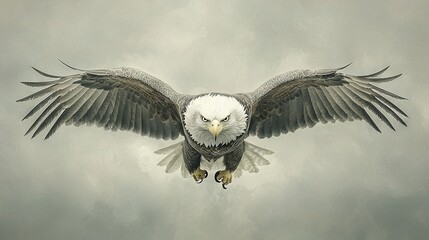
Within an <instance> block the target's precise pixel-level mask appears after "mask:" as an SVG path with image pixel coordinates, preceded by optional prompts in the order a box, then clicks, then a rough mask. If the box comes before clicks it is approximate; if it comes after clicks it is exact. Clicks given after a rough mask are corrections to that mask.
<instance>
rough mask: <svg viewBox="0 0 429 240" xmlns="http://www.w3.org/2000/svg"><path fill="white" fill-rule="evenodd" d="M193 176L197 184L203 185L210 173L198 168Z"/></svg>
mask: <svg viewBox="0 0 429 240" xmlns="http://www.w3.org/2000/svg"><path fill="white" fill-rule="evenodd" d="M191 175H192V177H193V178H194V180H195V181H196V182H197V183H201V182H202V181H203V180H204V178H206V177H207V175H208V173H207V171H206V170H202V169H201V168H197V170H195V171H194V172H193V173H192V174H191Z"/></svg>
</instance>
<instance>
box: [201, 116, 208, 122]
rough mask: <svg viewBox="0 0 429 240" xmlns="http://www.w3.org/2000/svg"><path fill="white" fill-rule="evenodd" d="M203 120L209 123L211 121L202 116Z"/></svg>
mask: <svg viewBox="0 0 429 240" xmlns="http://www.w3.org/2000/svg"><path fill="white" fill-rule="evenodd" d="M201 120H202V121H203V122H208V121H209V120H208V119H207V118H205V117H203V116H201Z"/></svg>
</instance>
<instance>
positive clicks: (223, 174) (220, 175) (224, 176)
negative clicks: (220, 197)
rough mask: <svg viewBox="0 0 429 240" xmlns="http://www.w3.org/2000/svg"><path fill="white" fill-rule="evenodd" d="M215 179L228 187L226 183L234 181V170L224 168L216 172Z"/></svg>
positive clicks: (224, 186)
mask: <svg viewBox="0 0 429 240" xmlns="http://www.w3.org/2000/svg"><path fill="white" fill-rule="evenodd" d="M215 181H216V182H218V183H220V182H222V187H223V188H225V189H226V185H227V184H230V183H231V182H232V171H230V170H222V171H218V172H216V174H215Z"/></svg>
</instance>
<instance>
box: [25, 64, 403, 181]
mask: <svg viewBox="0 0 429 240" xmlns="http://www.w3.org/2000/svg"><path fill="white" fill-rule="evenodd" d="M65 65H66V66H68V67H70V66H69V65H67V64H65ZM347 66H348V65H347ZM347 66H345V67H347ZM345 67H342V68H337V69H323V70H295V71H291V72H287V73H284V74H281V75H279V76H276V77H274V78H272V79H270V80H268V81H266V82H265V83H264V84H262V85H261V86H260V87H259V88H257V89H256V90H255V91H253V92H248V93H237V94H226V93H203V94H200V95H186V94H180V93H178V92H176V91H175V90H174V89H173V88H171V87H170V86H169V85H167V84H166V83H164V82H163V81H161V80H159V79H157V78H155V77H152V76H150V75H149V74H146V73H144V72H142V71H140V70H137V69H133V68H116V69H110V70H104V69H100V70H81V69H77V68H73V67H70V68H72V69H74V70H77V71H79V73H77V74H74V75H68V76H54V75H50V74H47V73H44V72H42V71H40V70H38V69H35V68H34V70H36V71H37V72H38V73H40V74H41V75H43V76H45V77H49V78H54V79H56V80H52V81H45V82H23V84H25V85H28V86H31V87H44V88H43V89H42V90H40V91H38V92H36V93H34V94H31V95H29V96H27V97H25V98H22V99H20V100H18V101H19V102H21V101H27V100H32V99H35V98H39V97H42V96H43V97H45V98H44V99H43V100H42V101H41V102H40V103H39V104H37V105H36V106H35V107H34V108H33V109H32V110H31V111H30V112H29V113H28V114H27V115H26V116H25V117H24V119H27V118H28V117H31V116H32V115H33V114H35V113H36V112H38V111H41V109H42V108H44V107H45V108H44V110H43V111H42V112H41V114H40V115H39V116H38V117H37V118H36V120H35V121H34V122H33V124H32V125H31V126H30V128H29V129H28V131H27V133H26V134H29V133H31V132H33V134H32V137H35V136H36V135H38V134H39V133H40V132H41V131H42V130H43V129H45V128H47V127H49V130H48V132H47V134H46V136H45V139H46V138H49V137H50V136H51V135H52V134H53V133H55V131H56V130H57V129H58V128H59V127H60V126H61V125H63V124H66V125H71V124H74V125H76V126H80V125H82V124H87V125H92V124H96V125H97V126H99V127H103V128H105V129H107V130H128V131H133V132H135V133H138V134H141V135H143V136H149V137H152V138H156V139H160V138H162V139H165V140H168V139H176V138H178V137H179V136H183V137H184V141H182V142H181V143H178V144H174V145H172V146H170V147H167V148H164V149H160V150H158V151H157V153H163V154H168V155H167V156H166V157H165V158H164V159H163V160H162V161H161V162H160V163H159V165H161V166H166V172H172V171H175V170H177V169H179V168H181V170H182V174H183V175H184V176H187V175H191V176H192V177H193V178H194V180H195V181H196V182H198V183H200V182H201V181H203V179H205V178H206V177H207V175H208V172H207V171H206V170H203V169H210V168H211V164H212V163H214V162H216V160H217V159H220V158H221V157H223V161H222V163H223V164H224V166H225V169H224V170H222V171H218V172H216V174H215V180H216V181H217V182H220V183H222V186H223V187H224V188H225V186H226V185H227V184H229V183H231V181H232V177H233V175H235V176H239V175H241V170H245V171H249V172H257V171H258V168H257V166H258V165H266V164H268V163H269V162H268V161H267V160H266V159H265V158H264V157H263V155H266V154H271V153H272V152H271V151H269V150H267V149H263V148H260V147H257V146H255V145H253V144H250V143H248V142H246V141H244V139H246V138H247V137H248V136H253V135H256V136H257V137H259V138H270V137H272V136H279V135H280V134H286V133H289V132H294V131H295V130H297V129H298V128H306V127H310V128H311V127H313V126H314V125H315V124H317V123H319V122H322V123H327V122H332V123H334V122H336V121H337V120H338V121H341V122H344V121H353V120H355V119H356V120H364V121H366V122H367V123H369V124H370V125H371V126H372V127H373V128H374V129H375V130H377V131H379V132H381V131H380V129H379V127H378V126H377V125H376V123H375V122H374V121H373V120H372V118H371V117H370V115H369V114H368V110H369V111H371V112H373V113H374V114H375V115H376V116H377V117H379V118H380V120H381V121H382V122H384V123H385V124H386V125H387V126H389V127H390V128H391V129H393V130H395V129H394V127H393V125H392V124H391V122H390V121H389V119H388V118H387V117H386V116H385V113H388V115H390V116H391V117H393V118H394V119H395V120H397V121H398V122H400V123H401V124H402V125H404V126H406V123H405V122H404V120H403V119H402V117H407V115H406V114H405V113H404V112H403V111H402V110H401V109H400V108H399V107H397V106H396V105H395V104H394V103H392V102H391V101H390V100H389V99H388V98H393V99H405V98H403V97H400V96H398V95H396V94H394V93H391V92H389V91H386V90H384V89H382V88H380V87H377V86H375V85H374V84H377V83H383V82H388V81H391V80H394V79H396V78H398V77H399V76H401V74H399V75H395V76H392V77H379V75H381V74H382V73H384V72H385V71H386V70H387V69H388V67H386V68H384V69H382V70H381V71H378V72H376V73H373V74H368V75H362V76H354V75H349V74H344V73H340V72H338V71H339V70H342V69H344V68H345Z"/></svg>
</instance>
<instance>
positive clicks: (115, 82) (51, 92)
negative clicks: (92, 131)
mask: <svg viewBox="0 0 429 240" xmlns="http://www.w3.org/2000/svg"><path fill="white" fill-rule="evenodd" d="M63 64H64V63H63ZM65 65H66V66H68V67H70V66H69V65H67V64H65ZM70 68H72V69H74V70H78V71H81V73H79V74H74V75H69V76H55V75H51V74H47V73H44V72H42V71H40V70H38V69H35V71H36V72H38V73H39V74H41V75H43V76H45V77H49V78H58V79H56V80H53V81H45V82H23V84H25V85H27V86H31V87H44V88H43V89H41V90H39V91H37V92H35V93H33V94H31V95H29V96H27V97H24V98H22V99H19V100H18V101H19V102H22V101H27V100H32V99H35V98H39V97H42V96H46V97H45V98H44V99H43V100H42V101H41V102H39V103H38V104H37V105H36V106H34V107H33V108H32V109H31V110H30V111H29V112H28V113H27V114H26V115H25V116H24V118H23V120H24V119H27V118H29V117H31V116H33V115H34V114H35V113H36V112H38V111H40V110H41V109H42V108H43V107H45V106H47V107H46V108H45V109H44V110H43V111H42V113H41V114H40V115H39V116H38V118H37V119H36V120H35V121H34V122H33V124H32V125H31V126H30V128H29V130H28V131H27V133H26V134H28V133H30V132H32V131H33V130H34V133H33V135H32V137H35V136H37V135H38V134H39V133H40V132H41V131H42V130H43V129H45V128H46V127H47V126H48V125H50V124H51V123H52V122H54V123H53V124H52V126H51V127H50V129H49V131H48V133H47V135H46V137H45V139H46V138H49V137H50V136H51V135H52V134H53V133H55V132H56V130H57V129H58V128H59V127H60V126H62V125H64V124H65V125H71V124H73V125H75V126H80V125H82V124H86V125H92V124H94V123H95V124H96V125H97V126H99V127H104V128H105V129H107V130H112V131H115V130H118V129H119V130H129V131H133V132H136V133H138V134H141V135H148V136H150V137H155V138H163V139H175V138H177V137H178V136H179V135H180V134H183V128H182V123H181V120H180V114H179V110H178V109H179V104H181V102H180V101H179V100H180V98H182V97H183V96H185V95H181V94H179V93H177V92H176V91H174V90H173V89H172V88H171V87H170V86H168V85H167V84H165V83H164V82H162V81H161V80H159V79H156V78H154V77H152V76H150V75H148V74H146V73H144V72H142V71H140V70H137V69H132V68H117V69H113V70H103V69H99V70H81V69H77V68H73V67H70ZM57 117H58V118H57ZM55 119H56V120H55ZM54 120H55V121H54Z"/></svg>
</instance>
